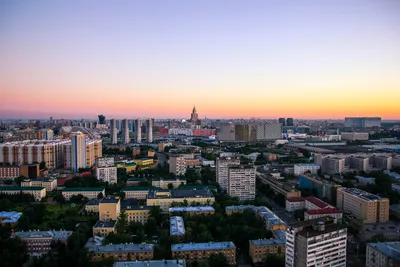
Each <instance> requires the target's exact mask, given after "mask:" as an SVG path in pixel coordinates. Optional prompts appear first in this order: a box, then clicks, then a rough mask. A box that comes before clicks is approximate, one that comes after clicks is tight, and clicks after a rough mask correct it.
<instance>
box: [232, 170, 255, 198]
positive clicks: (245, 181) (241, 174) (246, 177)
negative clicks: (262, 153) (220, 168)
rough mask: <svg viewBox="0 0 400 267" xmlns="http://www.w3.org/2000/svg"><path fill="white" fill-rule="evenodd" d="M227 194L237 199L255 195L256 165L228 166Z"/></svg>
mask: <svg viewBox="0 0 400 267" xmlns="http://www.w3.org/2000/svg"><path fill="white" fill-rule="evenodd" d="M228 195H230V196H231V197H237V198H238V199H239V200H254V199H255V197H256V167H255V166H253V165H239V166H233V167H229V168H228Z"/></svg>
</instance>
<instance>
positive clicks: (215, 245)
mask: <svg viewBox="0 0 400 267" xmlns="http://www.w3.org/2000/svg"><path fill="white" fill-rule="evenodd" d="M231 248H236V246H235V244H233V242H209V243H185V244H173V245H171V250H172V251H192V250H222V249H231Z"/></svg>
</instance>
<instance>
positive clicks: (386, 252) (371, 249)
mask: <svg viewBox="0 0 400 267" xmlns="http://www.w3.org/2000/svg"><path fill="white" fill-rule="evenodd" d="M399 251H400V242H380V243H367V252H366V258H365V267H389V266H390V267H398V266H400V253H399Z"/></svg>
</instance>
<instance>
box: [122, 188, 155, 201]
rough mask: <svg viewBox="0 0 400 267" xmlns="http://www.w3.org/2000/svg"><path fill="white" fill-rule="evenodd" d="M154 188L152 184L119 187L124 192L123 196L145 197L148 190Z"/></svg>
mask: <svg viewBox="0 0 400 267" xmlns="http://www.w3.org/2000/svg"><path fill="white" fill-rule="evenodd" d="M152 189H156V188H155V187H153V186H129V187H124V188H122V189H121V191H122V192H124V193H125V198H127V199H128V198H134V199H146V198H147V196H148V194H149V191H150V190H152Z"/></svg>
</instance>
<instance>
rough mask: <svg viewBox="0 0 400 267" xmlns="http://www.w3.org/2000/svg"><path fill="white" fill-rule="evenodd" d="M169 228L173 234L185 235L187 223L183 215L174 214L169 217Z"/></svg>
mask: <svg viewBox="0 0 400 267" xmlns="http://www.w3.org/2000/svg"><path fill="white" fill-rule="evenodd" d="M169 230H170V234H171V235H172V236H182V235H185V224H184V223H183V218H182V217H181V216H172V217H171V218H170V219H169Z"/></svg>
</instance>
